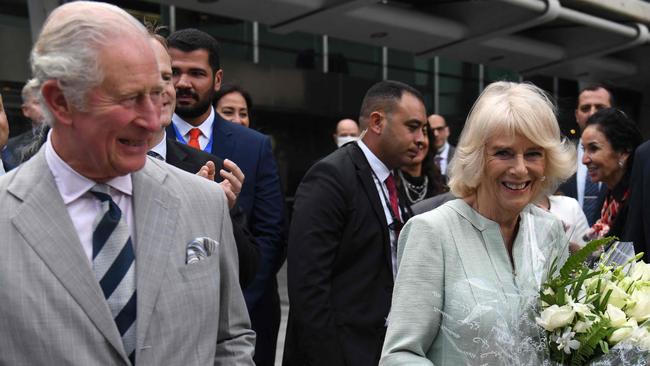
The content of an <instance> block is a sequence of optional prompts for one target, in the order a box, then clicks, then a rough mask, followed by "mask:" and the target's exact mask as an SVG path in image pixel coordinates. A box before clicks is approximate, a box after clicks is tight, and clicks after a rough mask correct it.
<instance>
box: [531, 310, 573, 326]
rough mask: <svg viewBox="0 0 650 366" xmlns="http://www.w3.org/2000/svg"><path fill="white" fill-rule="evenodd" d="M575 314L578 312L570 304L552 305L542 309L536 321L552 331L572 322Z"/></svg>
mask: <svg viewBox="0 0 650 366" xmlns="http://www.w3.org/2000/svg"><path fill="white" fill-rule="evenodd" d="M575 314H576V312H575V311H574V310H573V308H571V306H570V305H564V306H562V307H560V306H557V305H551V306H549V307H548V308H546V309H545V310H544V311H542V313H541V314H540V317H538V318H535V321H536V322H537V324H539V325H540V326H542V327H544V329H546V330H547V331H549V332H552V331H553V330H555V329H556V328H562V327H564V326H565V325H567V324H569V323H571V322H572V321H573V318H574V317H575Z"/></svg>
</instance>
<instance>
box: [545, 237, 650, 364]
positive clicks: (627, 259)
mask: <svg viewBox="0 0 650 366" xmlns="http://www.w3.org/2000/svg"><path fill="white" fill-rule="evenodd" d="M615 240H616V238H613V237H607V238H602V239H598V240H593V241H591V242H589V243H588V244H587V245H586V246H585V247H584V248H582V249H581V250H580V251H578V252H577V253H575V254H574V255H572V256H571V257H569V258H568V260H567V261H566V262H565V263H564V264H563V265H562V267H561V268H559V270H558V264H557V261H554V262H553V264H552V265H551V270H550V271H549V272H548V273H549V277H548V279H547V280H546V282H544V283H543V284H542V286H541V289H540V293H539V309H538V311H539V315H538V316H537V317H536V318H535V322H536V323H537V324H538V325H539V326H540V327H542V328H543V330H544V333H545V336H544V337H543V339H544V343H545V344H546V350H544V351H546V352H548V355H549V357H550V360H551V361H553V363H559V364H562V365H586V364H589V365H626V366H627V365H646V364H647V363H648V362H647V361H648V354H649V353H648V351H649V350H650V332H649V331H648V329H650V322H649V321H648V319H650V265H648V264H646V263H644V262H642V261H640V260H639V259H640V258H641V257H642V256H643V254H642V253H641V254H638V255H636V256H635V255H634V250H633V248H632V243H618V242H615ZM608 246H609V248H610V249H609V250H607V251H606V252H605V253H603V254H602V255H601V257H600V261H598V263H596V264H595V265H593V266H590V265H589V264H588V259H589V257H590V256H591V255H592V253H594V252H595V251H597V250H598V249H599V248H602V247H608Z"/></svg>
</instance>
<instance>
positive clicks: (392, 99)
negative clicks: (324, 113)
mask: <svg viewBox="0 0 650 366" xmlns="http://www.w3.org/2000/svg"><path fill="white" fill-rule="evenodd" d="M404 93H409V94H411V95H413V96H414V97H416V98H417V99H418V100H419V101H420V102H422V104H424V98H423V97H422V94H421V93H420V92H419V91H418V90H417V89H415V88H413V87H412V86H410V85H407V84H404V83H402V82H399V81H394V80H384V81H380V82H378V83H376V84H375V85H373V86H371V87H370V89H368V91H367V92H366V95H365V96H364V97H363V101H362V102H361V111H360V112H359V122H360V124H361V128H362V129H364V128H366V127H367V126H368V122H367V118H368V117H369V116H370V114H371V113H372V112H374V111H376V110H380V109H381V110H383V111H384V112H385V113H386V114H390V113H392V112H393V109H394V108H395V105H397V103H399V101H400V100H401V99H402V95H404Z"/></svg>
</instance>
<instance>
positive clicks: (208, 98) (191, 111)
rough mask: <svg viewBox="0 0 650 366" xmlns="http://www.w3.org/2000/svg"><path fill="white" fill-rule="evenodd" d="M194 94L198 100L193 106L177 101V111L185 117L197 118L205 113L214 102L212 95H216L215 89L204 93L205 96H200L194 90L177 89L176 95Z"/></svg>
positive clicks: (180, 115)
mask: <svg viewBox="0 0 650 366" xmlns="http://www.w3.org/2000/svg"><path fill="white" fill-rule="evenodd" d="M179 95H182V96H192V97H193V98H194V100H196V104H194V105H191V106H182V105H179V104H178V102H177V103H176V110H175V113H176V114H177V115H178V116H179V117H181V118H183V119H192V118H196V117H198V116H200V115H202V114H203V113H205V112H206V111H207V110H208V109H209V108H210V105H211V104H212V96H213V95H214V90H210V91H209V92H208V93H206V94H204V95H202V97H203V98H201V97H199V95H198V94H196V93H194V92H192V91H191V90H182V89H180V90H177V91H176V97H177V99H178V96H179Z"/></svg>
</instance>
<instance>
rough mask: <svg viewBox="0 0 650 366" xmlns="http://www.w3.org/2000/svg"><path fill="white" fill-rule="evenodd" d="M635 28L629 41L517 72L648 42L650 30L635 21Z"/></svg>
mask: <svg viewBox="0 0 650 366" xmlns="http://www.w3.org/2000/svg"><path fill="white" fill-rule="evenodd" d="M635 28H636V37H634V39H632V40H631V41H629V42H624V43H617V44H616V45H612V46H610V47H606V48H600V49H597V50H594V51H589V52H584V53H582V54H576V55H570V56H567V57H565V58H563V59H561V60H558V61H552V62H548V63H545V64H541V65H538V66H535V67H532V68H528V69H525V70H519V72H520V73H522V74H529V73H533V72H538V71H540V70H542V69H546V68H550V67H557V66H560V65H562V64H564V63H568V62H574V61H579V60H582V59H586V58H596V57H601V56H604V55H607V54H610V53H614V52H619V51H622V50H626V49H629V48H634V47H637V46H640V45H642V44H645V43H648V42H649V41H650V32H648V27H646V26H645V25H643V24H640V23H636V24H635Z"/></svg>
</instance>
